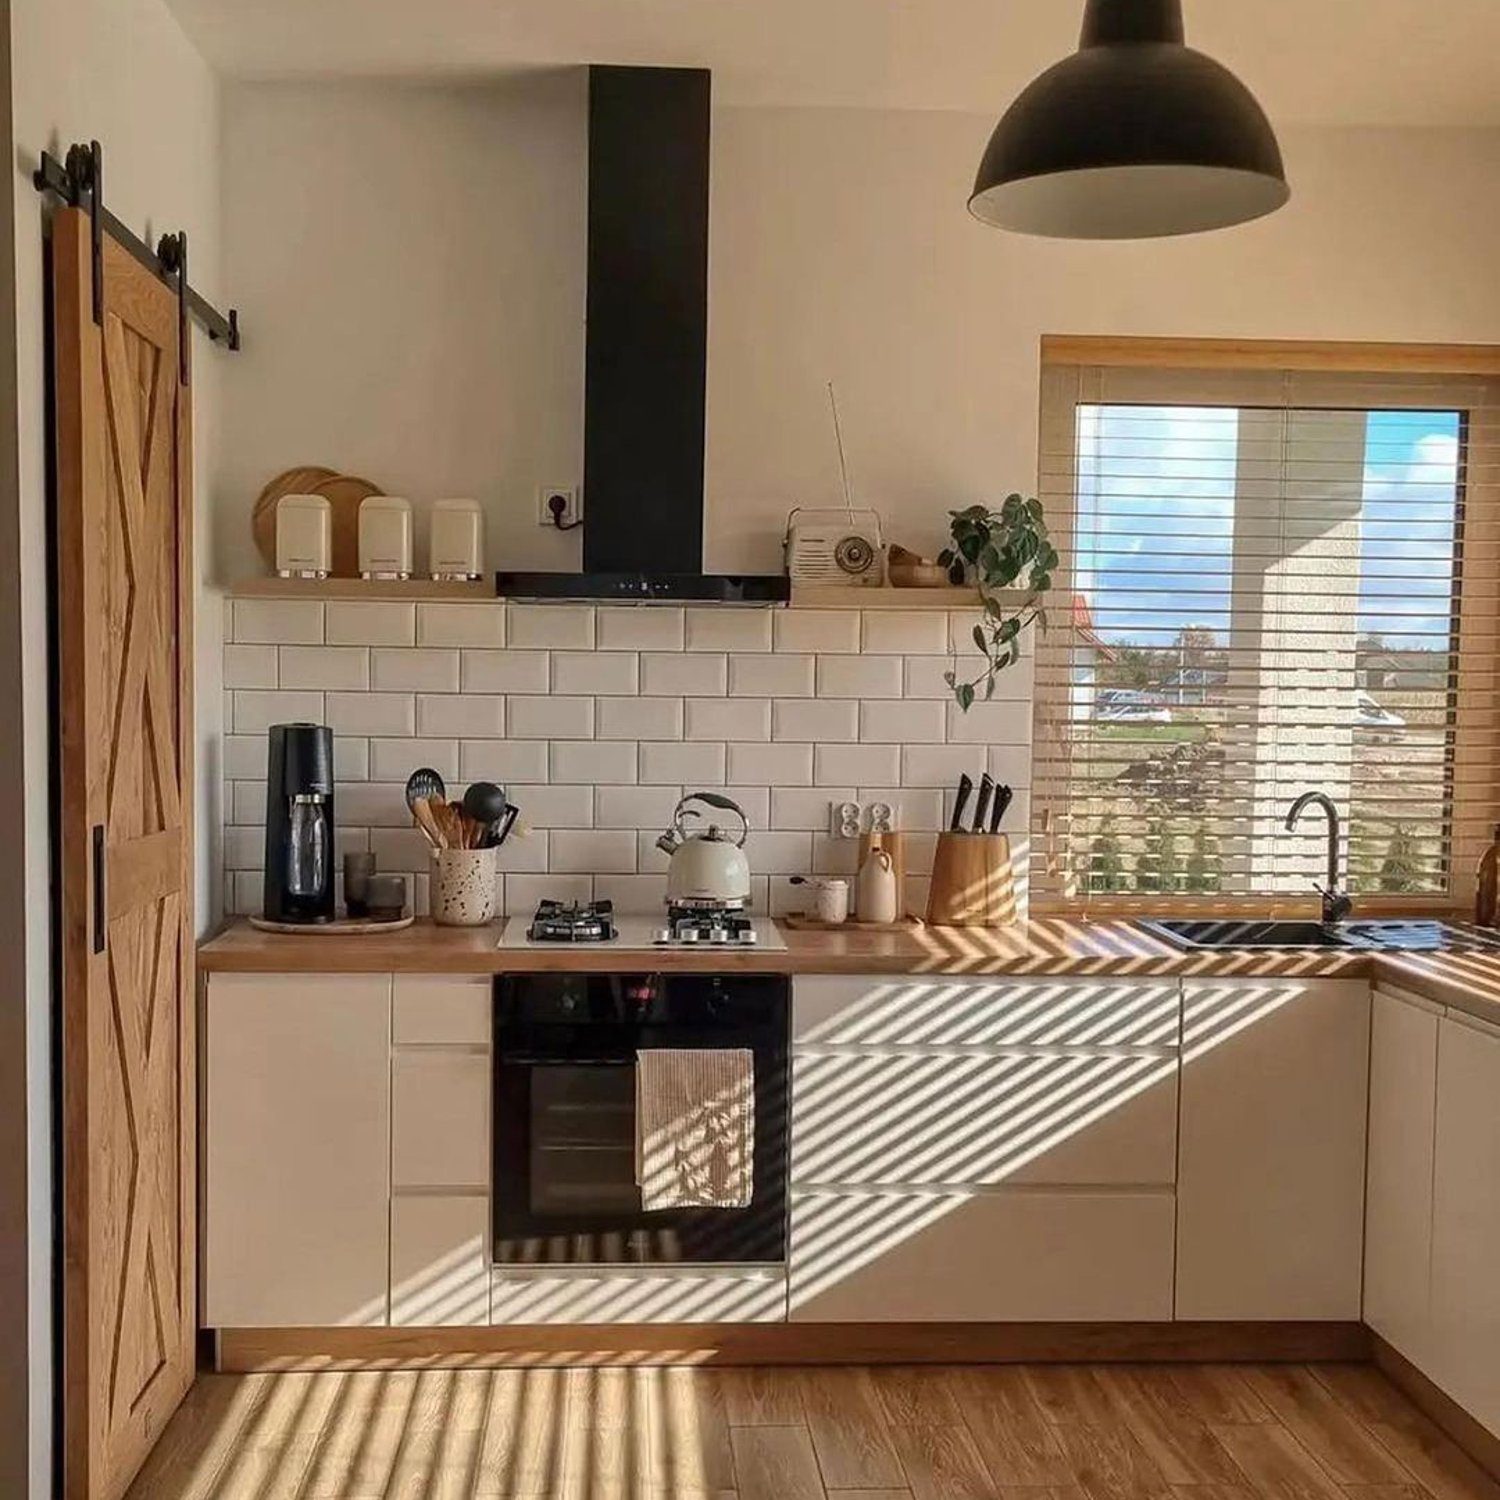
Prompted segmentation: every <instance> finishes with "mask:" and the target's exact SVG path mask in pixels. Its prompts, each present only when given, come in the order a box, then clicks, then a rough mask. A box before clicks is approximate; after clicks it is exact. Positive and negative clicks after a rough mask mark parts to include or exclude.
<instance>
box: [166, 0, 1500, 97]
mask: <svg viewBox="0 0 1500 1500" xmlns="http://www.w3.org/2000/svg"><path fill="white" fill-rule="evenodd" d="M167 3H168V4H169V5H170V6H171V7H172V9H173V10H174V11H175V12H176V14H177V15H178V17H179V18H180V20H181V22H182V24H183V26H184V27H185V29H186V30H187V32H188V34H189V35H190V36H191V37H192V38H193V40H194V42H195V43H196V44H197V45H198V47H199V48H200V49H201V50H202V51H203V53H204V54H205V55H206V56H207V57H208V58H209V59H210V61H211V62H212V63H213V64H214V65H215V66H216V67H217V68H218V69H219V70H220V71H222V72H224V73H226V74H231V75H237V76H249V77H254V76H261V77H264V76H276V75H306V74H312V75H339V74H354V75H380V74H393V75H403V76H436V75H445V74H457V75H465V76H478V75H483V74H485V73H488V72H493V71H499V70H503V69H507V68H514V67H517V66H534V65H542V66H550V65H557V64H572V63H579V62H624V63H638V64H639V63H656V64H666V65H678V66H699V67H709V68H712V69H713V70H714V74H715V91H716V95H717V98H718V99H719V101H720V102H721V103H751V104H794V105H869V106H877V107H900V108H913V109H959V110H971V111H976V112H979V113H984V114H995V113H998V112H999V110H1000V108H1001V106H1002V105H1003V104H1004V103H1005V102H1006V101H1007V100H1008V99H1009V98H1010V97H1011V96H1012V95H1013V94H1014V93H1015V91H1016V90H1017V89H1018V88H1019V87H1020V86H1021V85H1022V84H1024V83H1025V82H1026V80H1027V79H1028V78H1030V77H1031V76H1032V75H1033V74H1034V73H1036V72H1037V71H1039V70H1040V69H1041V68H1042V67H1044V66H1046V65H1047V64H1048V63H1049V62H1052V61H1054V60H1055V59H1056V58H1058V57H1059V56H1061V55H1062V54H1063V53H1065V52H1067V51H1069V50H1070V49H1071V48H1072V47H1073V45H1074V44H1075V43H1076V39H1077V28H1078V18H1079V15H1080V13H1081V10H1082V0H167ZM1187 20H1188V32H1189V41H1190V42H1192V43H1193V44H1195V45H1196V46H1198V47H1200V48H1202V49H1203V50H1204V51H1207V52H1210V53H1212V54H1213V55H1214V56H1216V57H1218V58H1219V59H1220V60H1221V61H1223V62H1225V63H1227V64H1228V65H1229V66H1231V67H1232V68H1234V70H1235V71H1236V72H1238V73H1239V74H1240V76H1241V77H1242V78H1244V80H1245V81H1246V82H1247V83H1248V84H1249V85H1250V86H1251V87H1252V88H1253V89H1254V90H1255V91H1256V93H1257V94H1258V95H1259V96H1260V98H1261V100H1262V102H1263V103H1264V104H1265V105H1266V107H1267V109H1268V110H1269V111H1270V112H1271V114H1272V116H1273V118H1274V119H1276V120H1277V121H1278V122H1284V123H1288V124H1290V123H1304V124H1364V125H1368V124H1392V125H1500V0H1188V3H1187Z"/></svg>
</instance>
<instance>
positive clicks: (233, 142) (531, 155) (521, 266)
mask: <svg viewBox="0 0 1500 1500" xmlns="http://www.w3.org/2000/svg"><path fill="white" fill-rule="evenodd" d="M586 126H587V103H586V91H585V74H584V72H583V70H582V69H577V68H575V69H569V70H561V69H555V70H550V71H539V72H532V73H527V74H523V75H517V76H515V77H511V78H501V79H495V80H492V81H490V82H487V83H484V84H480V85H474V86H472V87H431V86H424V85H421V84H410V83H319V84H316V85H308V84H289V85H279V84H259V85H253V84H252V85H245V84H233V85H230V86H228V87H227V88H226V92H225V100H224V183H225V200H224V213H225V221H224V231H225V247H226V249H225V274H226V279H227V280H228V283H229V284H230V285H231V286H232V287H233V288H234V291H235V295H236V297H238V298H240V299H241V301H242V303H243V306H244V308H245V315H246V318H247V320H253V322H247V326H250V327H251V332H250V333H249V334H247V337H246V343H245V351H244V354H243V356H242V357H241V358H238V359H235V360H232V361H230V362H229V364H228V366H226V368H225V371H224V380H225V387H224V400H225V407H226V411H227V412H229V413H231V414H232V416H233V421H232V423H231V424H229V425H228V426H227V428H226V431H225V434H224V442H223V445H222V449H221V458H222V462H221V466H220V469H219V475H220V498H221V501H222V512H221V516H220V534H219V555H220V561H221V566H222V569H223V576H225V577H228V578H235V577H240V576H243V575H245V574H247V573H257V572H260V571H262V570H263V564H262V563H261V562H260V560H259V557H258V555H257V554H256V552H255V549H254V546H253V543H252V542H251V540H250V530H249V527H250V521H249V517H250V509H251V506H252V504H253V502H254V499H255V496H256V494H257V493H258V492H259V490H260V489H261V487H262V486H263V485H264V484H265V482H266V481H267V480H268V479H270V478H271V477H272V475H274V474H276V473H277V472H279V471H280V470H282V469H285V468H288V467H290V466H292V465H294V464H302V463H323V464H327V465H329V466H330V467H333V468H337V469H341V470H344V471H346V472H349V473H354V474H363V475H366V476H367V477H368V478H369V479H371V480H372V481H373V482H374V483H376V484H379V485H381V486H383V487H384V488H385V489H386V490H387V492H388V493H391V494H397V495H406V496H409V497H410V498H411V499H412V500H413V501H414V502H418V503H425V502H427V501H430V500H432V499H435V498H437V497H438V496H443V495H448V496H474V497H476V498H478V499H480V500H482V501H484V502H485V504H486V506H487V509H488V515H489V523H490V549H491V555H492V556H500V555H504V556H506V557H509V558H511V559H513V561H514V563H515V564H516V565H520V566H532V567H539V568H572V567H575V566H577V558H578V556H579V540H578V538H577V536H571V537H564V536H559V535H557V534H556V533H555V532H552V533H549V532H548V531H545V530H543V529H542V528H541V527H539V526H538V525H537V524H536V511H537V499H536V492H537V489H538V487H539V486H541V485H553V484H577V483H578V481H579V475H580V470H581V467H582V464H581V457H580V455H581V453H582V432H583V306H584V245H585V224H586V205H585V191H586V184H587V148H586V137H585V131H586ZM425 535H426V529H425V526H419V527H418V539H419V544H420V543H422V542H424V541H425Z"/></svg>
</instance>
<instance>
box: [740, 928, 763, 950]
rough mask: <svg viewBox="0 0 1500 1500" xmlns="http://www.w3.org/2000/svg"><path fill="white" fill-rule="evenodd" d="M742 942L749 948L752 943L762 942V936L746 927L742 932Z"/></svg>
mask: <svg viewBox="0 0 1500 1500" xmlns="http://www.w3.org/2000/svg"><path fill="white" fill-rule="evenodd" d="M740 941H741V942H742V943H744V944H745V946H746V947H749V946H750V945H751V944H752V943H758V942H759V941H760V934H759V933H758V932H757V931H756V930H755V929H754V928H753V927H745V928H742V929H741V931H740Z"/></svg>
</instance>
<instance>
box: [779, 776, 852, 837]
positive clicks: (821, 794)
mask: <svg viewBox="0 0 1500 1500" xmlns="http://www.w3.org/2000/svg"><path fill="white" fill-rule="evenodd" d="M855 796H856V793H855V790H854V788H853V787H850V786H839V787H817V788H815V789H812V790H804V789H803V788H801V787H774V788H773V789H772V791H771V818H770V826H771V827H772V828H784V829H788V830H795V829H803V830H805V831H806V832H808V833H818V832H821V831H823V830H824V829H826V828H828V827H829V826H830V823H831V820H832V818H833V805H834V804H835V803H838V802H853V801H854V800H855Z"/></svg>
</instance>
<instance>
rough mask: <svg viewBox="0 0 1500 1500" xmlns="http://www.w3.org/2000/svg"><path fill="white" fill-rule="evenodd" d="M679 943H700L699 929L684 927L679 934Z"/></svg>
mask: <svg viewBox="0 0 1500 1500" xmlns="http://www.w3.org/2000/svg"><path fill="white" fill-rule="evenodd" d="M677 941H678V942H679V943H696V942H697V941H698V929H697V928H696V927H684V928H683V929H682V931H681V932H679V933H678V934H677Z"/></svg>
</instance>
